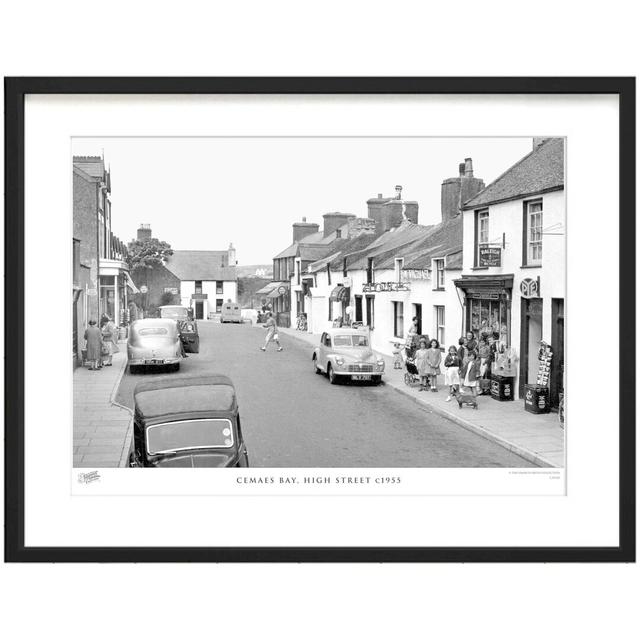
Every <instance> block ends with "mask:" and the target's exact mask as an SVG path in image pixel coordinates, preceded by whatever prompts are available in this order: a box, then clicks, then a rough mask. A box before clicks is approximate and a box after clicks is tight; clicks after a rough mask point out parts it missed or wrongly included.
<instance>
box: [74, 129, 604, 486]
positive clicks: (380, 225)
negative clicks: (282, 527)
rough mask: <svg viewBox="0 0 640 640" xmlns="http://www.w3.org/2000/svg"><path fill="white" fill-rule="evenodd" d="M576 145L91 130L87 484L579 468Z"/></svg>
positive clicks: (78, 390)
mask: <svg viewBox="0 0 640 640" xmlns="http://www.w3.org/2000/svg"><path fill="white" fill-rule="evenodd" d="M540 133H544V132H540ZM566 146H567V145H566V140H565V139H564V138H563V137H553V136H544V135H539V136H532V135H523V136H521V137H482V136H477V137H462V138H461V137H419V136H415V137H375V136H369V137H348V136H347V137H331V136H325V137H322V136H318V137H296V136H289V137H284V136H283V137H270V136H264V137H251V136H248V137H206V136H203V137H103V138H99V137H97V138H87V137H76V138H74V139H73V140H72V143H71V156H72V157H71V158H70V159H69V160H70V161H69V171H70V173H72V179H73V230H72V244H73V276H72V282H70V283H69V284H70V285H71V286H72V289H73V308H72V321H73V327H72V346H73V353H72V363H71V364H72V369H73V466H74V468H77V469H79V475H78V477H79V479H80V481H81V482H84V483H85V484H86V483H89V482H91V480H92V477H91V476H86V475H84V474H83V473H82V470H85V469H98V468H123V469H131V468H137V467H144V468H158V467H163V468H164V467H166V468H171V467H205V468H221V467H251V468H254V467H257V468H281V469H283V468H296V469H300V468H315V469H322V468H350V469H375V468H386V469H390V468H391V469H393V468H398V469H400V468H414V469H415V468H417V469H421V468H450V469H453V468H470V469H479V468H503V469H522V468H547V469H563V468H564V467H565V433H566V432H567V430H568V429H569V428H570V427H569V424H568V423H565V410H564V407H565V393H564V388H565V348H564V344H565V326H564V318H565V304H566V299H567V291H566V265H567V256H566V233H567V226H566V198H565V162H566ZM596 375H597V374H596V371H595V367H594V376H596ZM151 473H153V472H151ZM370 476H371V474H368V476H367V477H370ZM387 476H388V477H387ZM296 480H297V481H298V482H303V481H304V482H306V481H307V477H306V476H303V477H300V478H297V479H296ZM351 480H353V482H354V483H355V482H358V478H347V481H349V482H351ZM377 480H378V478H376V481H377ZM383 480H384V481H386V482H388V483H394V482H396V481H398V479H396V477H395V476H394V475H393V474H391V475H390V476H389V474H386V476H385V477H384V478H383ZM368 482H373V479H371V478H370V479H369V480H368ZM559 484H562V483H559ZM562 490H564V487H563V486H562Z"/></svg>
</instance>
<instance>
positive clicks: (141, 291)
mask: <svg viewBox="0 0 640 640" xmlns="http://www.w3.org/2000/svg"><path fill="white" fill-rule="evenodd" d="M147 291H149V287H147V285H146V284H143V285H142V286H141V287H140V293H147Z"/></svg>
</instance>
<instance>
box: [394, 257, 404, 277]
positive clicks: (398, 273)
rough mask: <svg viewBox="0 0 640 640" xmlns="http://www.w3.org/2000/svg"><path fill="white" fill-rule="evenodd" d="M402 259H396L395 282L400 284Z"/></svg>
mask: <svg viewBox="0 0 640 640" xmlns="http://www.w3.org/2000/svg"><path fill="white" fill-rule="evenodd" d="M403 266H404V258H396V282H402V267H403Z"/></svg>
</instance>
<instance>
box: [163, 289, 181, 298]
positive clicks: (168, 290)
mask: <svg viewBox="0 0 640 640" xmlns="http://www.w3.org/2000/svg"><path fill="white" fill-rule="evenodd" d="M164 293H171V294H173V295H174V296H175V295H177V293H178V289H177V288H176V287H165V288H164Z"/></svg>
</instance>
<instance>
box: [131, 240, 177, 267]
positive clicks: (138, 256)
mask: <svg viewBox="0 0 640 640" xmlns="http://www.w3.org/2000/svg"><path fill="white" fill-rule="evenodd" d="M128 249H129V253H128V255H127V263H128V264H129V269H130V270H131V271H136V270H138V269H153V267H156V266H158V265H161V264H164V262H165V260H166V259H167V258H168V257H169V256H170V255H173V249H172V248H171V245H170V244H169V243H168V242H164V241H163V240H158V239H157V238H149V239H148V240H132V241H131V242H130V243H129V245H128Z"/></svg>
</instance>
